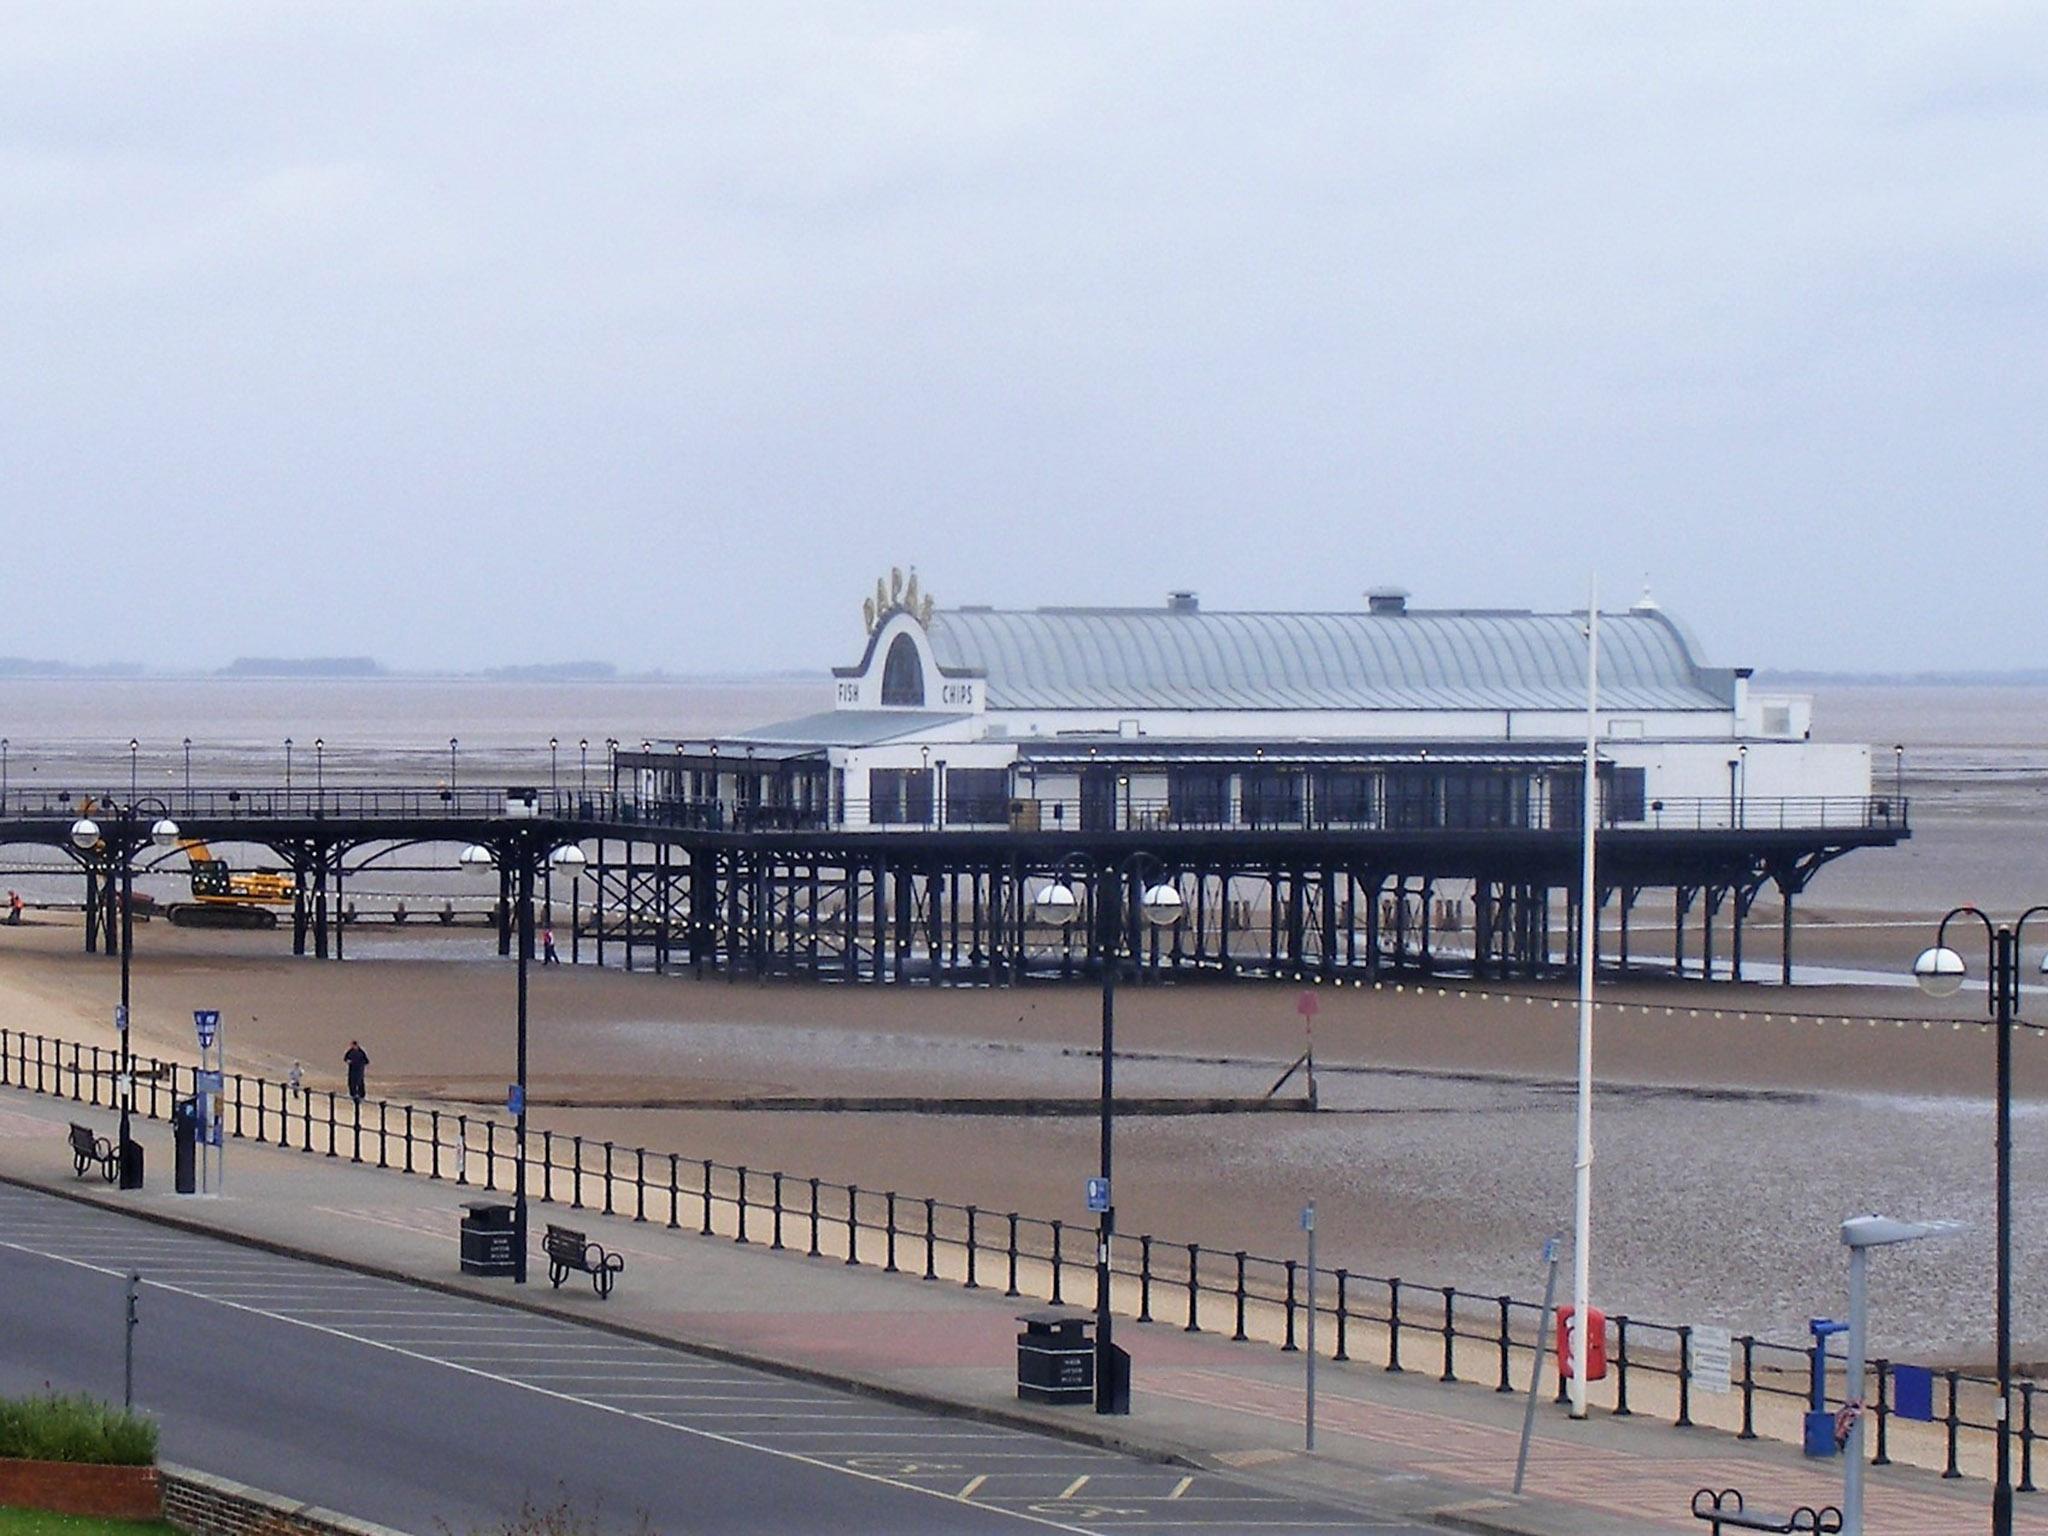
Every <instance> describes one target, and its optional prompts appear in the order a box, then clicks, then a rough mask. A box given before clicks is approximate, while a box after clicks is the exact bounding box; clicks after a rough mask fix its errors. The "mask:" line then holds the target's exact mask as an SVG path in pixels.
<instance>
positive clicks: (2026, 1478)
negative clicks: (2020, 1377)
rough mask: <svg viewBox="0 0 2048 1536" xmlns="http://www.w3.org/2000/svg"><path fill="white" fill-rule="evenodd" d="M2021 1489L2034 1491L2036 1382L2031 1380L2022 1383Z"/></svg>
mask: <svg viewBox="0 0 2048 1536" xmlns="http://www.w3.org/2000/svg"><path fill="white" fill-rule="evenodd" d="M2019 1491H2020V1492H2021V1493H2032V1492H2033V1491H2034V1384H2033V1383H2032V1382H2031V1381H2023V1382H2021V1383H2020V1481H2019Z"/></svg>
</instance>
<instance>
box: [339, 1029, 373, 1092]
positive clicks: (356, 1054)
mask: <svg viewBox="0 0 2048 1536" xmlns="http://www.w3.org/2000/svg"><path fill="white" fill-rule="evenodd" d="M341 1060H342V1064H343V1065H345V1066H346V1067H347V1068H348V1096H349V1097H350V1098H352V1099H354V1100H355V1101H356V1102H357V1103H358V1104H360V1103H362V1101H363V1095H364V1094H365V1093H366V1092H368V1090H367V1089H366V1088H365V1087H364V1086H363V1073H364V1072H366V1071H368V1070H369V1066H370V1055H369V1052H367V1051H365V1050H364V1049H363V1047H362V1045H361V1043H360V1042H358V1041H355V1040H351V1041H349V1043H348V1051H347V1053H346V1054H344V1055H343V1056H342V1058H341Z"/></svg>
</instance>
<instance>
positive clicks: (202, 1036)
mask: <svg viewBox="0 0 2048 1536" xmlns="http://www.w3.org/2000/svg"><path fill="white" fill-rule="evenodd" d="M192 1028H193V1029H194V1030H195V1031H197V1033H198V1035H199V1049H201V1050H202V1051H210V1050H212V1049H213V1039H214V1036H216V1035H218V1034H219V1033H220V1010H219V1009H218V1008H194V1009H193V1010H192Z"/></svg>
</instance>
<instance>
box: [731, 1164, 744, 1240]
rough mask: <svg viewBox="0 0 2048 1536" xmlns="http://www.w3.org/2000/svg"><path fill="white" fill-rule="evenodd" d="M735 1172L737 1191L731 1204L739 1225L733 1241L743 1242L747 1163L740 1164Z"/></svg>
mask: <svg viewBox="0 0 2048 1536" xmlns="http://www.w3.org/2000/svg"><path fill="white" fill-rule="evenodd" d="M737 1173H738V1183H739V1193H738V1194H737V1195H735V1196H734V1197H733V1206H734V1208H735V1210H736V1211H737V1212H738V1215H739V1225H738V1230H737V1231H736V1232H735V1233H734V1236H733V1241H734V1242H736V1243H744V1242H745V1241H746V1240H747V1165H746V1164H745V1163H742V1164H740V1166H739V1169H738V1170H737Z"/></svg>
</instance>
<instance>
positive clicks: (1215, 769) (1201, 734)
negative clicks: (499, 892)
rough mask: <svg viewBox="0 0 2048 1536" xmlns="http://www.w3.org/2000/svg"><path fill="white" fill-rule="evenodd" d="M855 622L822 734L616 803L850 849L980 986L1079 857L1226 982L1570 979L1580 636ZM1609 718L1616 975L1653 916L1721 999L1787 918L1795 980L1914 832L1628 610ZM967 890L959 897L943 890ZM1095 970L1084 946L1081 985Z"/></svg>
mask: <svg viewBox="0 0 2048 1536" xmlns="http://www.w3.org/2000/svg"><path fill="white" fill-rule="evenodd" d="M865 620H866V623H865V630H866V633H865V640H864V645H863V648H862V651H861V654H860V656H859V658H858V659H857V660H855V661H853V662H851V663H850V664H847V665H844V666H840V667H837V668H835V669H834V670H833V677H832V683H833V704H834V707H833V708H832V709H829V710H826V711H822V712H819V713H816V714H812V715H807V716H804V717H801V718H798V719H794V720H786V721H781V722H776V723H773V724H768V725H764V726H761V727H759V728H757V729H754V730H750V731H746V732H742V733H738V734H735V735H730V736H725V737H721V738H717V739H703V740H675V741H668V742H661V743H649V744H648V745H647V747H646V748H645V749H644V750H642V751H640V752H637V753H636V752H630V751H626V752H621V753H620V754H619V756H618V760H617V766H616V772H617V784H618V787H619V789H620V790H621V791H622V792H624V793H629V794H630V795H631V796H632V798H633V799H634V801H635V802H636V803H638V804H640V805H642V806H644V807H645V809H646V813H647V814H648V815H649V816H650V817H651V818H653V819H657V820H661V821H664V822H670V823H675V824H683V825H692V826H698V827H702V828H705V829H709V830H729V831H733V832H748V833H754V834H782V835H785V836H793V837H796V838H799V839H801V838H803V837H805V836H806V835H808V836H809V837H811V838H816V837H817V836H818V835H820V834H822V835H825V836H828V837H830V838H832V839H833V840H834V841H835V842H840V841H841V840H843V843H844V846H847V847H859V848H860V849H862V850H863V851H862V853H861V855H860V856H859V857H858V858H857V859H855V860H852V861H850V862H851V865H852V866H853V868H854V869H855V870H856V871H858V870H859V869H860V868H863V867H865V866H866V865H867V863H868V861H870V860H874V861H878V862H877V864H876V865H875V868H876V869H878V870H881V871H885V872H884V873H876V874H871V875H870V876H869V878H870V879H871V880H872V881H875V882H878V883H877V884H876V885H875V887H874V888H875V889H876V890H881V889H884V888H886V889H887V890H889V891H890V892H892V893H893V892H895V891H896V889H897V888H898V886H901V885H905V884H906V883H907V887H908V889H909V890H910V891H911V895H910V896H909V897H908V898H906V899H907V906H905V907H904V908H903V911H902V913H901V914H899V915H901V916H903V917H904V920H905V922H906V923H907V925H908V928H909V929H912V930H914V929H916V928H917V927H918V925H919V922H920V921H922V922H924V923H926V924H927V925H928V924H930V923H932V922H934V921H939V919H934V918H933V917H932V916H931V914H932V912H933V911H935V910H937V911H942V912H943V911H944V910H945V908H946V903H947V901H948V900H949V899H951V900H952V901H954V902H955V903H958V902H962V901H965V902H967V903H968V904H969V905H970V907H971V914H970V916H969V918H968V919H967V922H968V927H969V929H970V930H971V934H972V936H973V938H974V939H975V941H976V942H974V943H973V944H972V945H971V946H970V949H969V951H968V953H969V954H970V955H971V956H972V957H973V959H974V963H975V964H976V965H979V964H980V963H981V958H982V957H983V956H984V955H985V953H986V945H985V944H983V943H981V942H979V941H980V939H981V938H982V936H983V930H984V927H985V925H986V924H987V922H988V921H990V915H991V913H996V914H1004V913H1006V914H1007V917H1002V918H999V919H998V920H1001V921H1009V922H1012V923H1017V924H1028V921H1029V917H1030V914H1029V911H1028V907H1029V902H1030V891H1029V889H1028V884H1027V882H1028V880H1029V878H1030V876H1029V873H1028V872H1029V871H1030V870H1034V869H1035V870H1039V871H1041V872H1042V871H1044V870H1045V869H1047V868H1050V867H1053V866H1056V865H1058V864H1059V863H1060V862H1061V861H1062V860H1065V859H1069V858H1070V857H1071V856H1072V855H1073V854H1074V853H1075V851H1076V850H1082V851H1085V854H1086V857H1087V859H1088V860H1089V861H1092V862H1094V863H1097V864H1100V865H1103V866H1104V867H1107V865H1108V864H1111V863H1114V862H1115V860H1116V858H1117V857H1118V856H1119V855H1120V854H1125V855H1128V854H1129V853H1131V852H1136V851H1139V850H1141V849H1142V850H1143V851H1146V852H1149V853H1150V854H1151V856H1152V857H1153V859H1154V861H1155V862H1156V863H1157V865H1158V867H1159V868H1162V869H1163V868H1168V867H1170V868H1171V870H1172V872H1173V875H1174V878H1175V879H1176V880H1177V881H1179V882H1180V884H1181V885H1182V886H1183V887H1184V888H1185V889H1186V893H1187V915H1188V918H1189V919H1190V922H1189V924H1188V931H1186V932H1179V931H1176V932H1175V933H1174V934H1173V935H1172V937H1171V939H1170V940H1169V941H1168V942H1169V943H1170V944H1171V946H1172V948H1173V951H1174V956H1175V959H1176V961H1178V960H1179V959H1182V958H1185V957H1184V955H1183V953H1182V952H1183V951H1192V953H1193V956H1194V961H1195V963H1198V964H1203V965H1214V966H1215V967H1216V968H1219V969H1222V970H1225V971H1228V970H1232V969H1236V968H1238V964H1239V958H1238V957H1239V946H1240V945H1241V944H1243V943H1245V942H1246V941H1247V940H1249V939H1252V938H1254V937H1255V938H1256V940H1257V945H1256V947H1257V948H1259V949H1260V950H1261V951H1262V953H1261V955H1260V956H1259V961H1260V965H1261V966H1262V967H1264V968H1271V967H1273V966H1275V965H1276V964H1277V966H1278V968H1280V969H1287V968H1288V967H1290V966H1291V967H1294V968H1295V969H1302V968H1304V967H1306V968H1307V969H1311V970H1313V969H1320V968H1328V967H1332V966H1342V967H1345V968H1352V967H1356V966H1364V967H1366V968H1368V969H1377V968H1378V966H1379V965H1381V964H1382V963H1394V964H1406V963H1422V964H1427V965H1436V964H1439V963H1443V962H1445V961H1446V960H1447V959H1448V958H1449V957H1452V956H1459V957H1461V963H1465V964H1470V965H1473V966H1475V967H1477V968H1479V969H1482V970H1484V969H1487V968H1489V967H1492V966H1506V967H1509V968H1512V969H1515V970H1518V971H1519V970H1536V969H1541V968H1542V967H1543V966H1545V965H1547V964H1550V963H1553V962H1561V961H1562V960H1564V958H1565V957H1566V956H1568V955H1569V954H1570V953H1571V944H1572V941H1573V935H1574V933H1575V928H1576V923H1577V913H1576V901H1575V897H1574V894H1573V890H1574V882H1575V870H1576V860H1577V845H1578V828H1579V824H1580V816H1581V807H1582V805H1583V777H1582V775H1583V764H1584V760H1585V751H1584V741H1585V731H1586V704H1587V675H1586V672H1587V664H1588V655H1589V647H1588V640H1587V635H1586V629H1587V625H1586V616H1585V614H1584V613H1582V612H1581V613H1571V612H1565V613H1537V612H1527V611H1504V610H1468V609H1440V610H1429V609H1419V608H1415V607H1412V606H1410V604H1409V602H1408V600H1407V595H1406V594H1405V593H1403V592H1401V591H1398V590H1394V589H1381V590H1376V591H1373V592H1371V593H1369V594H1367V595H1366V598H1365V600H1364V601H1363V602H1362V603H1361V605H1360V606H1359V607H1358V608H1357V609H1355V610H1349V611H1339V612H1321V613H1297V612H1215V611H1208V610H1204V609H1203V608H1202V606H1201V604H1200V602H1199V600H1198V599H1197V597H1196V595H1195V594H1193V593H1191V592H1174V593H1171V594H1169V595H1168V596H1167V598H1166V600H1165V602H1164V603H1163V604H1160V605H1157V606H1145V607H1130V608H1062V607H1052V608H1032V609H995V608H986V607H975V606H962V607H957V608H941V607H939V606H937V605H936V604H935V603H934V602H933V601H932V600H931V599H930V598H929V597H926V596H922V595H920V594H919V592H918V590H917V579H916V576H915V575H914V574H913V575H912V576H911V578H910V581H909V584H908V585H907V586H906V585H904V584H903V583H902V581H901V579H900V578H898V579H897V580H895V581H894V582H893V583H891V584H888V585H884V584H878V586H877V592H876V595H875V597H874V598H872V599H870V600H869V601H868V602H867V604H866V613H865ZM1598 701H1599V702H1598V712H1597V730H1598V735H1599V750H1598V774H1597V802H1598V815H1599V818H1600V825H1601V831H1602V838H1601V841H1602V843H1603V853H1602V856H1601V869H1602V877H1603V878H1602V881H1601V886H1602V890H1601V895H1602V905H1603V907H1605V906H1606V904H1607V902H1608V901H1610V900H1612V901H1614V902H1615V903H1616V904H1617V905H1618V907H1619V911H1620V928H1621V945H1622V952H1621V955H1620V957H1619V959H1620V960H1621V961H1622V962H1624V963H1625V962H1626V961H1627V959H1628V936H1627V935H1628V920H1629V914H1630V912H1631V910H1632V909H1633V908H1634V906H1635V905H1636V903H1637V902H1638V900H1639V899H1640V898H1641V897H1642V896H1643V895H1644V893H1645V892H1648V891H1651V890H1657V889H1663V890H1667V891H1669V893H1670V895H1671V898H1672V901H1673V903H1674V915H1675V926H1676V929H1677V944H1678V951H1677V954H1676V955H1675V956H1674V957H1672V958H1673V959H1674V960H1675V961H1676V962H1678V963H1680V964H1682V963H1683V960H1684V946H1685V942H1686V936H1685V928H1686V923H1687V918H1688V914H1689V913H1690V912H1691V911H1692V909H1693V908H1694V907H1695V906H1698V907H1699V908H1700V915H1701V923H1702V927H1701V944H1702V955H1703V958H1704V959H1705V960H1706V961H1707V963H1708V964H1709V965H1711V956H1712V948H1711V946H1712V944H1713V941H1714V940H1713V935H1714V923H1715V919H1716V916H1717V915H1718V914H1719V913H1720V912H1721V910H1722V908H1723V906H1724V905H1728V906H1731V907H1732V915H1731V928H1732V932H1731V934H1730V941H1731V946H1732V948H1733V950H1734V955H1733V956H1732V957H1731V958H1735V959H1736V962H1737V964H1738V965H1739V954H1740V945H1741V935H1742V922H1743V919H1744V918H1745V917H1746V916H1747V914H1748V910H1749V907H1750V904H1751V903H1752V902H1754V900H1755V899H1756V897H1757V895H1758V894H1759V893H1760V892H1761V891H1762V890H1763V889H1765V888H1766V887H1773V888H1775V889H1776V890H1777V891H1778V892H1779V893H1780V894H1781V895H1782V896H1783V897H1784V902H1783V920H1784V939H1785V955H1786V959H1785V974H1786V975H1787V976H1788V977H1789V974H1790V958H1789V957H1790V951H1791V910H1792V898H1793V897H1794V895H1795V894H1796V893H1797V892H1798V891H1799V890H1801V889H1802V888H1803V887H1804V885H1805V883H1806V881H1807V880H1808V879H1809V878H1810V877H1811V875H1812V873H1813V872H1814V870H1816V869H1817V868H1819V867H1820V865H1822V864H1824V863H1825V862H1827V861H1828V860H1830V859H1832V858H1834V857H1836V856H1839V855H1840V854H1842V853H1844V852H1847V851H1848V850H1849V849H1851V848H1853V847H1858V846H1866V845H1869V844H1873V843H1879V844H1881V843H1889V842H1892V841H1895V840H1896V839H1897V838H1899V837H1901V836H1904V835H1905V826H1904V807H1903V806H1902V805H1897V804H1894V803H1893V802H1892V801H1890V800H1888V799H1884V798H1880V797H1875V796H1873V795H1872V792H1871V790H1872V785H1871V759H1870V751H1869V748H1868V747H1867V746H1864V745H1851V744H1836V743H1817V742H1814V741H1813V740H1812V739H1811V708H1812V706H1811V701H1810V700H1809V699H1807V698H1804V697H1801V696H1797V695H1788V694H1777V693H1770V692H1766V691H1764V690H1761V689H1758V688H1756V687H1755V686H1753V683H1752V679H1751V674H1750V671H1749V670H1748V669H1746V668H1728V667H1714V666H1709V665H1707V664H1705V662H1704V661H1703V660H1702V659H1701V657H1700V654H1699V649H1698V647H1697V646H1696V644H1695V643H1694V642H1693V641H1692V639H1691V638H1690V637H1689V635H1688V634H1687V633H1686V631H1685V629H1684V627H1683V626H1682V625H1681V624H1680V623H1679V622H1678V621H1677V620H1676V619H1674V618H1673V617H1672V616H1671V615H1669V614H1667V613H1665V612H1664V611H1663V610H1662V609H1661V608H1659V607H1658V606H1657V605H1656V604H1655V603H1654V602H1652V601H1650V600H1649V599H1648V597H1647V596H1646V597H1645V598H1644V599H1642V600H1641V601H1639V602H1638V603H1636V604H1635V605H1634V606H1632V607H1630V608H1629V609H1627V610H1626V611H1624V612H1616V613H1603V614H1602V615H1601V622H1600V687H1599V690H1598ZM933 859H936V860H937V863H936V864H933V863H932V862H931V860H933ZM956 860H959V861H964V862H961V863H960V864H958V866H957V867H956V865H955V863H954V861H956ZM892 869H893V871H894V873H887V872H886V871H890V870H892ZM841 873H844V871H842V872H841ZM984 874H990V875H992V876H993V877H994V878H995V879H996V883H997V885H998V886H1001V887H1003V889H1001V890H996V889H984V888H983V886H982V877H983V875H984ZM850 878H852V879H853V880H854V882H855V883H856V884H858V883H859V880H860V875H859V874H858V873H857V872H856V873H854V874H853V875H852V876H851V877H850ZM961 878H966V879H968V880H969V881H970V884H971V885H972V887H973V889H972V890H971V891H970V892H969V893H968V894H967V895H965V896H961V895H960V894H959V893H958V892H957V891H953V894H952V895H951V896H950V898H949V897H948V896H947V895H944V894H934V892H933V890H932V889H931V886H932V882H934V881H937V882H939V886H940V889H941V890H942V891H947V890H952V888H953V886H954V885H955V884H956V883H957V881H958V880H959V879H961ZM1043 878H1045V877H1044V876H1043V874H1042V873H1041V875H1040V879H1041V882H1042V880H1043ZM1105 884H1106V885H1108V884H1113V882H1112V881H1110V880H1109V879H1108V877H1105ZM1107 894H1109V895H1110V896H1115V894H1116V893H1115V891H1114V890H1111V891H1109V892H1108V893H1107ZM763 899H767V898H766V897H765V895H764V896H763ZM840 899H841V900H842V901H845V900H858V899H859V898H858V897H857V896H855V895H853V894H850V893H845V892H843V893H842V894H841V897H840ZM876 899H882V898H876ZM896 899H897V898H896V897H895V896H894V895H893V894H892V895H891V896H889V897H888V898H887V900H889V901H892V902H893V901H895V900H896ZM1120 904H1121V905H1128V903H1121V902H1120ZM919 911H923V912H924V913H925V917H924V918H923V919H919V918H918V917H917V916H916V914H917V913H918V912H919ZM959 916H960V914H959V911H958V909H957V906H956V908H955V909H954V910H953V912H952V915H951V918H950V919H946V920H945V921H947V922H952V923H957V922H958V921H959ZM793 926H801V925H793ZM890 926H891V924H890V922H889V921H878V925H877V931H876V934H875V936H874V939H873V942H874V943H875V944H876V945H878V946H882V947H884V948H886V946H887V939H888V935H887V933H886V932H885V931H884V930H887V929H888V928H889V927H890ZM1233 927H1234V928H1235V930H1236V932H1235V933H1233V932H1232V929H1233ZM1446 928H1450V929H1453V930H1455V932H1454V934H1446V933H1445V931H1444V930H1445V929H1446ZM949 931H950V929H949ZM1021 932H1022V930H1021V929H1020V930H1019V933H1020V934H1021ZM1135 933H1136V931H1135V930H1134V931H1133V936H1134V937H1135ZM1115 936H1116V934H1115V930H1114V928H1112V930H1111V932H1110V933H1109V934H1108V935H1107V936H1106V937H1107V938H1109V939H1112V940H1113V939H1114V938H1115ZM1013 937H1017V936H1016V935H1013ZM1103 937H1105V936H1101V935H1093V934H1090V935H1088V942H1089V944H1090V953H1091V954H1092V953H1093V952H1094V947H1095V946H1096V944H1097V943H1099V942H1100V941H1101V939H1102V938H1103ZM906 942H908V943H911V944H913V945H915V944H917V943H918V942H919V941H918V940H916V939H915V938H914V937H907V938H906ZM1017 942H1019V943H1022V942H1023V940H1022V938H1021V937H1017ZM1153 942H1157V936H1155V937H1154V940H1153Z"/></svg>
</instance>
